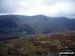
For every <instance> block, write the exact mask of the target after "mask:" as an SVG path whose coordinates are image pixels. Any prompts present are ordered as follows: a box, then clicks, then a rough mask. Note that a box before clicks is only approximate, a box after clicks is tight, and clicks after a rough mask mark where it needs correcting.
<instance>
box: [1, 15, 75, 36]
mask: <svg viewBox="0 0 75 56" xmlns="http://www.w3.org/2000/svg"><path fill="white" fill-rule="evenodd" d="M67 31H75V19H68V18H66V17H47V16H44V15H35V16H24V15H1V16H0V37H10V36H12V37H14V36H20V35H24V34H26V35H31V34H48V33H55V32H67Z"/></svg>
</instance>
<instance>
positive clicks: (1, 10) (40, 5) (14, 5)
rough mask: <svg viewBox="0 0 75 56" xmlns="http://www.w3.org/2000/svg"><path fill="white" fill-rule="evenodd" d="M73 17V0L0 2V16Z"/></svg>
mask: <svg viewBox="0 0 75 56" xmlns="http://www.w3.org/2000/svg"><path fill="white" fill-rule="evenodd" d="M2 14H20V15H28V16H32V15H39V14H42V15H46V16H52V17H54V16H66V17H75V0H0V15H2Z"/></svg>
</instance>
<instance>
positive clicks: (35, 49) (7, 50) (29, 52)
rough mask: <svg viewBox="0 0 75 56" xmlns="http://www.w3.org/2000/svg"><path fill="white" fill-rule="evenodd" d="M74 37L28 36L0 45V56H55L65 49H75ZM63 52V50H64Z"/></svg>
mask: <svg viewBox="0 0 75 56" xmlns="http://www.w3.org/2000/svg"><path fill="white" fill-rule="evenodd" d="M74 43H75V35H74V34H73V35H72V34H64V35H35V36H34V35H33V36H32V35H30V36H23V37H21V38H20V39H13V40H8V41H4V42H1V43H0V56H1V55H3V56H46V55H47V54H48V53H49V52H54V53H55V55H57V54H56V53H58V52H59V51H62V50H63V49H64V48H65V47H72V48H74V47H75V44H74ZM64 51H65V50H64Z"/></svg>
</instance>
